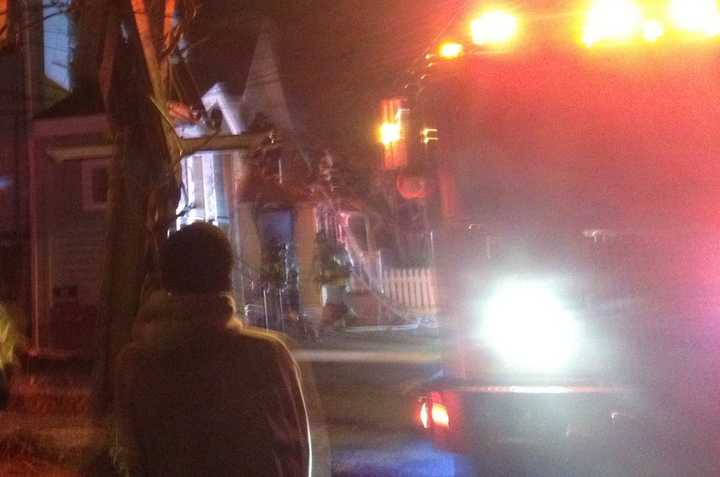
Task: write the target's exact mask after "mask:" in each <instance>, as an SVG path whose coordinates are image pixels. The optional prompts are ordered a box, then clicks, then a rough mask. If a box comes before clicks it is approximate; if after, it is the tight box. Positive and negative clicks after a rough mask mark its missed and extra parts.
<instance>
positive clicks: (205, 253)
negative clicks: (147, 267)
mask: <svg viewBox="0 0 720 477" xmlns="http://www.w3.org/2000/svg"><path fill="white" fill-rule="evenodd" d="M232 267H233V253H232V247H231V246H230V242H229V241H228V239H227V237H226V236H225V234H224V233H223V231H222V230H220V229H219V228H217V227H215V226H213V225H210V224H207V223H204V222H196V223H194V224H192V225H188V226H187V227H184V228H182V229H180V230H178V231H177V232H175V233H173V234H172V235H170V237H169V238H168V239H167V240H166V241H165V242H164V243H163V244H162V246H161V247H160V276H161V278H162V282H163V285H164V286H165V288H166V289H167V291H169V292H170V293H173V294H178V295H188V294H193V293H216V292H225V291H229V290H230V289H231V286H232V279H231V273H232Z"/></svg>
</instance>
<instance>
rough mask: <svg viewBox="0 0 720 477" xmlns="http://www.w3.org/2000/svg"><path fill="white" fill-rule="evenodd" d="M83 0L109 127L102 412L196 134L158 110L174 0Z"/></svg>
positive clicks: (254, 139) (163, 106)
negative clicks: (186, 136) (90, 10)
mask: <svg viewBox="0 0 720 477" xmlns="http://www.w3.org/2000/svg"><path fill="white" fill-rule="evenodd" d="M88 3H90V4H93V5H94V8H96V9H97V11H96V12H95V16H94V18H92V19H90V20H91V21H92V22H96V24H97V23H102V22H100V21H99V20H101V19H105V21H104V25H105V29H104V36H105V38H104V41H99V42H97V43H96V45H98V44H99V48H101V49H102V50H101V51H97V50H96V51H95V54H96V55H97V56H98V57H100V58H101V61H100V63H99V64H98V65H97V70H96V78H99V82H100V91H101V93H102V95H103V98H104V101H105V105H106V110H107V111H108V114H109V117H110V120H111V127H112V129H113V132H114V135H115V141H114V143H115V144H114V151H115V153H114V155H113V161H112V167H111V174H110V194H109V202H110V207H109V208H110V213H109V217H108V232H107V241H106V244H107V245H106V258H105V276H104V281H103V286H102V306H101V311H100V319H99V320H98V341H97V344H98V346H97V357H96V362H95V370H94V378H95V379H94V381H95V398H96V399H95V402H96V411H98V413H100V414H102V413H104V411H106V410H107V407H108V405H109V403H110V401H111V399H112V375H113V361H114V359H115V356H116V355H117V353H118V352H119V351H120V349H121V348H122V347H123V346H124V345H125V344H126V343H128V342H129V341H130V339H131V326H132V320H133V318H134V316H135V315H136V313H137V311H138V308H139V307H140V305H141V303H142V299H143V294H144V293H145V292H147V291H150V290H152V288H154V287H156V286H157V285H158V282H157V271H158V267H157V265H158V263H157V259H158V254H157V251H158V248H159V246H160V244H161V242H162V241H163V240H164V238H165V236H166V233H167V230H168V227H169V226H170V225H171V223H172V222H173V220H174V218H175V211H176V208H177V205H178V201H179V195H180V192H179V191H180V181H181V178H180V175H179V164H180V160H181V159H182V157H183V156H184V155H186V153H187V152H188V151H191V150H192V149H191V148H192V147H193V145H195V144H196V143H197V142H198V140H197V139H195V140H194V142H193V141H185V140H182V139H180V138H178V137H177V135H176V133H175V130H174V127H173V124H172V123H171V122H170V120H169V119H168V115H167V104H168V97H169V92H170V84H169V83H170V80H169V78H170V56H171V53H172V50H173V48H174V44H173V42H174V41H175V40H176V38H175V37H176V35H175V32H174V28H173V17H174V13H175V7H176V4H175V0H165V1H164V2H158V1H157V0H123V1H122V2H119V4H120V5H121V6H120V7H119V8H118V7H117V5H118V2H110V1H109V0H96V1H94V2H88ZM190 3H193V2H192V1H191V0H188V1H186V4H190ZM100 14H102V16H101V17H98V15H100ZM88 28H93V27H88ZM121 30H122V31H124V33H125V35H126V36H127V38H126V39H123V38H122V35H121ZM85 31H86V32H87V31H89V30H87V29H86V30H85ZM123 42H125V44H123ZM85 46H86V47H87V44H86V45H85ZM267 137H268V134H256V135H252V136H249V135H239V136H233V137H228V136H218V137H215V136H213V137H208V138H201V140H202V145H203V148H204V149H205V150H211V149H214V148H215V146H216V145H215V140H216V139H217V140H218V141H222V143H221V144H220V143H218V144H217V148H218V149H228V148H234V149H254V148H256V147H258V146H259V145H260V143H261V142H262V141H263V140H264V139H265V138H267Z"/></svg>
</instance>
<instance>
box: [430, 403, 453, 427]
mask: <svg viewBox="0 0 720 477" xmlns="http://www.w3.org/2000/svg"><path fill="white" fill-rule="evenodd" d="M430 414H431V416H432V422H433V424H435V425H436V426H440V427H444V428H445V429H448V428H449V427H450V416H449V415H448V411H447V408H446V407H445V406H444V405H443V404H440V403H439V402H434V403H432V412H431V413H430Z"/></svg>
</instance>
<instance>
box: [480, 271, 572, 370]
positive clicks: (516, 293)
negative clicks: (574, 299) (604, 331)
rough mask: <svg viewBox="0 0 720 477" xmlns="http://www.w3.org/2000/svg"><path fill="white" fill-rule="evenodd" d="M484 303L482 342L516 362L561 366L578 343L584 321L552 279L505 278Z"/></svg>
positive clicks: (518, 364)
mask: <svg viewBox="0 0 720 477" xmlns="http://www.w3.org/2000/svg"><path fill="white" fill-rule="evenodd" d="M481 308H482V309H481V315H482V322H481V327H480V337H481V339H482V341H483V342H484V343H485V344H487V345H488V346H489V347H490V348H491V349H493V350H494V351H495V352H496V353H497V354H498V355H499V356H500V357H501V358H502V359H503V361H504V362H506V363H507V364H508V365H510V366H512V367H515V368H522V369H527V370H536V371H557V370H561V369H564V368H565V367H567V366H568V365H569V364H570V363H571V361H572V358H573V356H574V355H575V354H576V352H577V350H578V348H579V345H580V338H581V329H580V325H579V323H578V322H577V320H576V319H575V316H574V313H573V312H572V310H571V309H570V307H568V306H567V304H566V303H564V302H563V301H562V300H561V299H560V297H559V296H558V293H557V291H556V290H554V288H553V287H552V285H551V284H545V283H541V282H535V281H530V280H519V279H515V280H508V281H505V282H503V283H501V284H500V285H499V286H498V287H497V289H496V290H495V291H494V293H493V294H492V295H491V296H490V297H489V299H488V300H487V301H485V302H484V303H483V306H482V307H481Z"/></svg>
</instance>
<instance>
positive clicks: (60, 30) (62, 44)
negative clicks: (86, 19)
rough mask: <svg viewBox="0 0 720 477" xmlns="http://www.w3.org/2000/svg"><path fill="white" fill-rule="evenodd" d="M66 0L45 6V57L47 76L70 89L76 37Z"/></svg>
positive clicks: (58, 84)
mask: <svg viewBox="0 0 720 477" xmlns="http://www.w3.org/2000/svg"><path fill="white" fill-rule="evenodd" d="M66 10H67V5H66V4H65V3H64V2H57V3H56V4H55V3H51V4H46V5H44V6H43V16H44V18H45V20H44V21H43V57H44V64H43V67H44V70H45V76H46V77H47V78H48V79H49V80H51V81H52V82H53V83H54V84H55V85H57V86H59V87H60V88H62V89H64V90H66V91H70V89H71V87H72V85H71V82H70V65H71V63H72V58H73V55H74V53H75V38H74V34H73V25H72V21H71V20H70V16H69V15H68V14H67V13H65V11H66Z"/></svg>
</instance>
